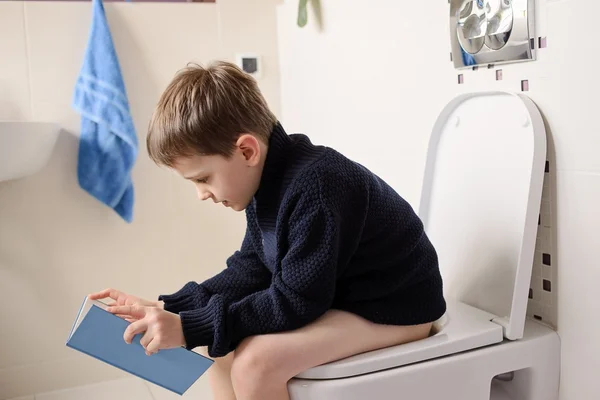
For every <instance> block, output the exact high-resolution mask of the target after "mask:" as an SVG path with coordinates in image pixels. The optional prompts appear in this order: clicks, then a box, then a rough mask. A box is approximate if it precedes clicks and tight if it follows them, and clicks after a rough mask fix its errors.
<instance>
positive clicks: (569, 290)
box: [278, 0, 600, 400]
mask: <svg viewBox="0 0 600 400" xmlns="http://www.w3.org/2000/svg"><path fill="white" fill-rule="evenodd" d="M321 3H322V17H323V27H322V28H320V29H319V28H318V25H317V24H315V23H314V22H315V18H314V16H313V15H312V14H311V16H309V21H310V22H309V26H308V27H307V28H306V29H305V30H304V31H298V30H295V29H291V28H290V26H289V21H290V20H292V19H293V18H294V15H295V12H296V11H295V4H294V2H293V1H288V2H286V3H285V5H284V6H283V7H281V8H280V10H279V14H278V19H279V22H278V24H279V31H278V33H279V43H280V48H279V52H280V56H281V61H280V68H281V85H282V103H281V104H282V112H283V122H284V124H285V125H286V127H287V129H288V130H290V131H301V132H306V133H308V134H309V135H311V136H312V137H313V138H314V139H315V141H318V142H321V143H325V144H328V145H332V146H333V147H335V148H337V149H339V150H341V151H342V152H343V153H345V154H347V155H349V156H350V157H352V158H354V159H356V160H358V161H360V162H362V163H363V164H365V165H367V166H368V167H370V168H371V169H373V170H374V171H375V172H377V173H378V174H379V175H381V176H382V177H383V178H384V179H386V180H387V181H388V182H390V183H391V184H392V185H393V186H394V188H396V189H397V190H398V191H399V192H400V193H401V194H402V195H403V196H405V197H406V198H407V200H409V201H410V202H411V204H413V205H414V206H415V207H417V206H418V204H419V196H420V190H421V180H422V176H423V174H422V172H423V168H424V165H425V156H426V149H427V144H428V140H429V136H430V134H431V129H432V127H433V123H434V121H435V119H436V118H437V116H438V113H439V112H440V111H441V110H442V109H443V107H444V106H445V105H446V104H447V103H448V102H449V101H450V99H452V98H453V97H455V96H456V95H458V94H460V93H464V92H479V91H489V90H508V91H512V92H518V93H520V92H522V90H523V89H526V90H527V91H526V93H525V94H527V95H528V96H529V97H530V98H531V99H533V100H534V102H535V103H536V104H537V106H538V107H539V109H540V110H541V112H542V114H543V116H544V118H545V120H546V124H547V131H548V151H547V153H548V156H547V157H548V161H549V163H548V172H547V173H546V174H545V183H544V193H543V204H542V208H541V213H540V225H539V229H538V241H537V246H536V250H537V251H536V255H535V265H534V270H533V276H532V280H531V288H532V291H531V295H532V297H533V298H532V299H530V300H529V309H528V314H529V316H530V317H532V318H538V319H539V318H541V319H542V321H543V322H547V323H549V324H550V325H552V326H556V327H557V328H558V332H559V334H560V337H561V342H562V361H561V363H562V367H561V400H571V399H593V398H598V397H599V396H600V381H599V380H598V379H597V378H596V377H595V371H598V370H599V369H600V357H596V356H595V354H598V353H599V352H600V344H599V343H600V342H599V341H598V340H597V335H596V334H595V333H594V332H596V331H597V330H598V329H600V323H599V322H598V321H597V320H596V319H594V315H596V309H597V304H598V300H597V299H598V296H597V290H596V286H597V282H598V280H599V279H600V266H599V264H598V261H597V257H596V254H595V253H596V250H597V248H598V247H599V246H600V240H599V237H600V236H599V235H598V226H600V212H598V206H597V204H598V203H599V202H600V161H599V160H600V157H598V153H599V151H600V135H599V134H598V128H597V125H598V123H597V121H596V118H597V115H598V112H597V110H596V108H597V107H596V104H597V99H596V97H597V93H598V92H599V90H600V80H598V79H597V71H596V70H597V63H598V60H599V58H598V57H599V56H598V51H597V48H598V46H597V45H596V44H594V42H593V40H592V39H591V38H593V37H594V35H595V26H596V25H597V23H596V21H595V18H596V16H597V15H598V14H599V13H600V2H598V1H597V0H579V1H575V0H538V1H536V20H537V22H536V25H537V33H536V35H535V36H536V39H535V44H536V47H538V48H539V47H540V42H541V45H542V46H541V47H542V48H539V49H538V50H537V55H538V60H537V61H535V62H529V63H525V64H518V65H516V64H515V65H505V66H502V67H497V68H490V69H488V68H479V69H477V70H476V71H473V70H467V71H464V72H457V71H456V70H455V69H454V68H453V64H452V62H451V60H450V56H449V52H450V42H449V27H448V17H449V12H448V11H449V9H448V2H446V1H433V2H431V1H406V2H397V1H396V2H394V1H390V0H372V1H369V4H368V6H367V5H365V3H364V2H349V1H344V0H329V1H327V2H321ZM540 38H542V39H541V40H540ZM499 70H502V72H498V71H499ZM459 75H462V78H459V77H458V76H459ZM500 77H502V79H500V80H498V79H497V78H500ZM524 81H526V82H524ZM499 112H500V113H501V110H499ZM507 162H509V161H507Z"/></svg>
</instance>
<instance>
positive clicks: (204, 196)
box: [198, 190, 212, 201]
mask: <svg viewBox="0 0 600 400" xmlns="http://www.w3.org/2000/svg"><path fill="white" fill-rule="evenodd" d="M211 197H212V194H210V193H209V192H202V191H200V190H198V198H199V199H200V200H202V201H204V200H208V199H210V198H211Z"/></svg>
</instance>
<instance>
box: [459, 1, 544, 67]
mask: <svg viewBox="0 0 600 400" xmlns="http://www.w3.org/2000/svg"><path fill="white" fill-rule="evenodd" d="M534 7H535V0H451V1H450V38H451V43H452V60H453V61H454V67H455V68H458V69H461V68H467V67H473V66H479V65H489V64H506V63H512V62H522V61H530V60H535V46H534V44H535V40H534V39H533V38H535V32H534Z"/></svg>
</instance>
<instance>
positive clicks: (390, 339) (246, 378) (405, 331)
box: [231, 310, 432, 400]
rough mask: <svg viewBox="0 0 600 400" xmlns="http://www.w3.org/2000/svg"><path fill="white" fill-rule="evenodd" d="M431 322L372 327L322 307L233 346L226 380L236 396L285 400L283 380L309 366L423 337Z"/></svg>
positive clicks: (245, 399)
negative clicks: (296, 324) (314, 316)
mask: <svg viewBox="0 0 600 400" xmlns="http://www.w3.org/2000/svg"><path fill="white" fill-rule="evenodd" d="M431 326H432V324H431V323H428V324H423V325H415V326H390V325H378V324H374V323H372V322H369V321H367V320H365V319H364V318H361V317H359V316H357V315H354V314H351V313H348V312H344V311H339V310H331V311H328V312H327V313H326V314H325V315H323V316H322V317H321V318H320V319H318V320H317V321H315V322H313V323H311V324H309V325H307V326H305V327H302V328H300V329H297V330H295V331H290V332H283V333H276V334H269V335H261V336H253V337H250V338H248V339H246V340H244V341H243V342H242V343H241V344H240V345H239V346H238V348H237V349H236V351H235V356H234V361H233V365H232V369H231V378H232V381H233V388H234V392H235V395H236V397H237V400H289V395H288V391H287V382H288V381H289V380H290V379H291V378H293V377H294V376H296V375H297V374H299V373H300V372H303V371H305V370H307V369H309V368H312V367H314V366H317V365H321V364H325V363H328V362H332V361H335V360H339V359H342V358H346V357H349V356H352V355H355V354H359V353H364V352H367V351H372V350H377V349H381V348H384V347H390V346H395V345H398V344H403V343H408V342H412V341H415V340H419V339H423V338H425V337H427V336H428V335H429V332H430V331H431Z"/></svg>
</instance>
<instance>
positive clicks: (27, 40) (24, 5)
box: [23, 2, 34, 120]
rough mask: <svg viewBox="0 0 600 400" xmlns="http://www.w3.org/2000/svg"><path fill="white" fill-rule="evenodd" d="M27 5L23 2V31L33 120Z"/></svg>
mask: <svg viewBox="0 0 600 400" xmlns="http://www.w3.org/2000/svg"><path fill="white" fill-rule="evenodd" d="M26 13H27V7H26V2H23V31H24V36H25V55H26V57H27V83H28V86H29V119H30V120H33V119H34V117H33V84H32V82H31V49H30V46H29V33H28V32H29V30H28V28H27V17H26Z"/></svg>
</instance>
